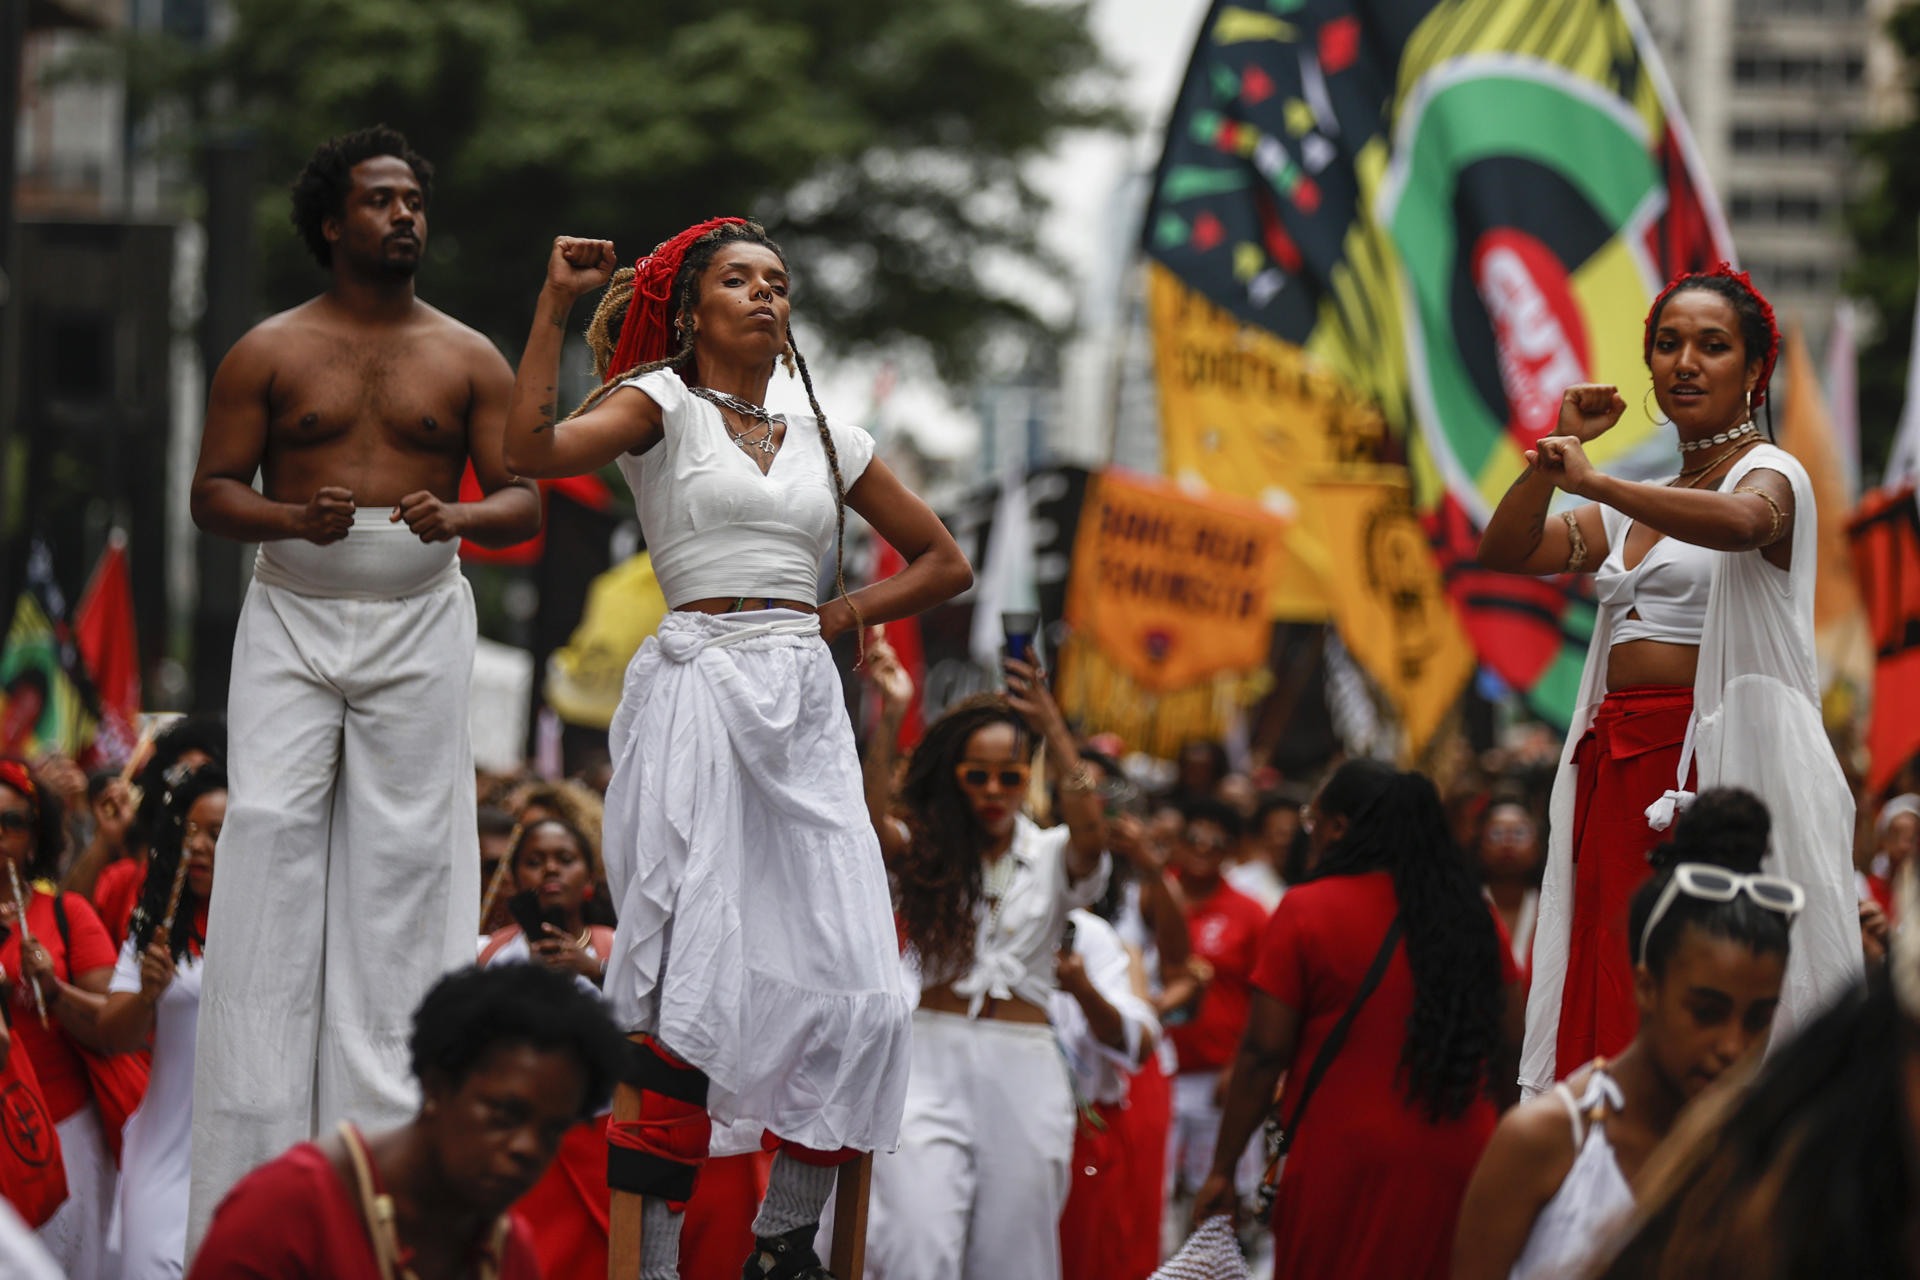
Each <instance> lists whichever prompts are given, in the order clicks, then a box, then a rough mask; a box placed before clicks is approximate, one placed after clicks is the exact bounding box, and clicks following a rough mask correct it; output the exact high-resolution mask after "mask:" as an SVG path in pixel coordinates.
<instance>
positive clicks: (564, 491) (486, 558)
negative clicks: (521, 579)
mask: <svg viewBox="0 0 1920 1280" xmlns="http://www.w3.org/2000/svg"><path fill="white" fill-rule="evenodd" d="M539 485H540V499H541V501H542V502H543V503H544V502H545V501H546V499H547V497H548V495H549V494H555V493H557V494H560V495H561V496H562V497H567V498H571V499H573V500H574V501H575V502H577V503H579V504H580V505H581V506H583V507H586V508H588V509H590V510H593V511H605V510H606V509H607V506H608V504H609V503H610V502H612V500H613V498H612V495H611V494H609V493H608V492H607V483H606V481H604V480H602V479H601V478H600V477H599V476H597V475H584V476H566V477H564V478H562V479H559V480H542V481H539ZM485 496H486V495H485V494H483V493H481V492H480V481H479V479H478V478H477V477H476V476H475V475H474V474H473V464H472V463H471V462H469V463H468V464H467V469H466V472H465V473H464V474H463V475H462V476H461V477H460V501H462V502H478V501H480V499H482V498H484V497H485ZM546 545H547V531H546V525H545V522H544V521H543V522H542V524H541V528H540V532H539V533H536V534H534V535H533V536H532V537H531V538H528V539H527V540H526V541H525V542H521V543H517V544H515V545H514V546H511V547H483V546H481V545H480V544H479V543H476V542H462V543H461V544H460V558H461V559H462V560H472V561H474V562H475V563H478V564H537V563H539V560H540V553H541V551H543V550H544V549H545V548H546Z"/></svg>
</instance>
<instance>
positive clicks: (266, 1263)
mask: <svg viewBox="0 0 1920 1280" xmlns="http://www.w3.org/2000/svg"><path fill="white" fill-rule="evenodd" d="M323 1176H324V1178H325V1179H327V1180H330V1181H331V1182H333V1183H335V1184H338V1183H339V1181H340V1180H339V1178H338V1177H336V1176H334V1173H333V1169H332V1167H331V1166H330V1165H329V1164H328V1163H327V1159H326V1157H325V1156H324V1155H322V1154H321V1153H320V1150H319V1148H317V1147H314V1146H313V1145H311V1144H306V1145H303V1146H298V1147H295V1148H294V1149H293V1150H291V1151H289V1152H288V1153H287V1154H286V1155H284V1156H281V1157H280V1158H279V1159H278V1160H272V1161H269V1162H268V1163H266V1164H263V1165H261V1166H260V1167H259V1168H258V1169H255V1170H254V1171H253V1172H252V1173H250V1174H248V1175H247V1176H246V1177H244V1178H242V1179H240V1181H239V1182H238V1183H236V1184H235V1185H234V1188H233V1190H232V1191H230V1192H228V1193H227V1198H226V1199H225V1200H222V1201H221V1202H220V1207H219V1208H218V1209H215V1210H214V1212H213V1222H212V1224H211V1225H210V1226H209V1227H208V1228H207V1238H206V1240H205V1241H204V1242H203V1243H202V1244H201V1246H200V1252H199V1253H198V1254H196V1255H195V1256H194V1259H193V1270H192V1271H190V1272H188V1273H187V1274H188V1276H189V1280H322V1277H323V1276H329V1275H330V1271H331V1268H332V1265H333V1263H332V1261H331V1260H330V1259H329V1258H328V1257H327V1256H326V1255H327V1250H326V1249H325V1247H324V1244H323V1236H322V1232H324V1231H325V1230H326V1229H327V1227H328V1226H331V1227H332V1228H335V1229H341V1230H344V1229H345V1228H346V1227H347V1226H348V1225H350V1224H348V1223H345V1222H344V1221H341V1220H340V1218H339V1214H338V1212H337V1209H336V1202H338V1201H340V1200H342V1199H343V1198H344V1197H343V1195H342V1194H341V1189H340V1188H339V1187H338V1186H337V1185H336V1186H334V1187H328V1186H326V1185H325V1183H324V1182H323V1181H322V1180H321V1179H322V1177H323ZM329 1218H330V1219H332V1221H331V1222H330V1223H324V1224H323V1219H329ZM362 1230H363V1233H364V1228H363V1229H362ZM369 1274H371V1272H369ZM341 1280H347V1278H346V1277H341Z"/></svg>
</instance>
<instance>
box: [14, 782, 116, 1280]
mask: <svg viewBox="0 0 1920 1280" xmlns="http://www.w3.org/2000/svg"><path fill="white" fill-rule="evenodd" d="M65 841H66V828H65V811H64V809H63V807H62V806H61V804H60V798H59V797H58V796H56V795H54V794H52V793H51V792H50V791H48V790H47V789H46V788H45V787H43V786H41V785H40V782H39V780H38V779H37V778H35V777H34V776H33V774H32V773H30V772H29V771H28V769H27V766H26V765H25V764H24V763H22V762H21V761H19V760H10V759H0V924H4V925H5V926H6V927H7V929H8V931H9V932H8V934H7V937H6V940H5V941H4V942H0V970H3V971H4V972H5V973H6V975H7V977H8V979H9V980H10V982H11V987H12V991H13V1003H12V1007H11V1008H10V1009H9V1010H8V1013H9V1014H10V1016H11V1018H12V1023H13V1050H12V1051H13V1052H14V1053H24V1054H26V1055H27V1058H28V1060H29V1061H31V1062H32V1063H33V1071H34V1074H35V1075H36V1076H37V1077H39V1080H40V1092H41V1095H42V1096H43V1097H44V1098H45V1099H46V1103H47V1110H48V1111H49V1112H50V1113H51V1114H52V1116H53V1120H54V1128H55V1129H56V1130H57V1131H58V1132H59V1134H60V1154H61V1157H62V1159H63V1160H64V1161H65V1163H66V1172H67V1200H66V1203H65V1204H63V1205H61V1206H60V1208H59V1210H58V1211H56V1212H55V1213H54V1215H53V1216H52V1217H51V1218H49V1219H47V1220H46V1222H44V1223H42V1224H41V1226H40V1241H41V1243H42V1244H44V1245H46V1247H47V1251H48V1252H49V1253H51V1254H53V1256H54V1258H55V1259H56V1260H57V1261H58V1262H59V1263H60V1265H61V1267H62V1268H63V1269H64V1270H65V1272H66V1274H67V1275H69V1276H71V1277H73V1278H74V1280H94V1277H97V1276H104V1275H106V1274H108V1272H109V1267H110V1259H109V1257H108V1254H107V1247H106V1246H107V1222H108V1218H109V1215H110V1214H111V1212H112V1209H113V1195H114V1176H115V1174H114V1148H117V1147H118V1145H119V1141H118V1138H119V1135H118V1134H117V1133H116V1134H114V1135H112V1137H111V1138H110V1137H109V1135H108V1134H107V1132H106V1129H105V1127H104V1123H103V1119H102V1116H103V1113H102V1110H101V1108H100V1105H99V1102H98V1100H97V1098H96V1096H95V1093H94V1090H93V1085H92V1083H91V1079H90V1077H89V1075H88V1072H87V1065H86V1061H85V1059H84V1058H83V1057H82V1056H81V1053H80V1050H81V1048H82V1047H86V1048H91V1049H97V1050H105V1049H107V1048H109V1046H108V1045H106V1044H104V1043H103V1042H102V1041H101V1040H100V1036H99V1029H98V1026H97V1018H98V1015H99V1012H100V1007H101V1005H102V1004H104V1003H105V1001H106V991H107V982H108V980H109V979H110V978H112V976H113V960H114V949H113V941H112V939H111V938H109V937H108V936H107V930H106V927H105V926H104V925H102V924H101V923H100V918H99V917H98V916H97V915H95V914H94V911H93V908H92V907H91V906H89V905H88V904H87V902H86V900H85V899H84V898H81V897H80V896H78V895H77V894H71V893H67V894H59V893H56V892H55V891H53V890H52V889H51V886H50V884H49V881H50V880H51V878H52V876H53V875H54V874H55V868H56V867H57V866H58V864H59V859H60V852H61V849H62V847H63V845H64V843H65ZM16 886H17V890H18V896H16ZM63 915H64V916H65V918H66V927H65V928H64V929H63V928H62V927H61V917H62V916H63ZM23 917H24V918H23ZM43 1009H44V1016H43V1014H42V1010H43Z"/></svg>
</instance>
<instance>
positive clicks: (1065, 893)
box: [930, 814, 1112, 1017]
mask: <svg viewBox="0 0 1920 1280" xmlns="http://www.w3.org/2000/svg"><path fill="white" fill-rule="evenodd" d="M1068 839H1069V833H1068V830H1067V826H1066V824H1065V823H1062V824H1061V825H1059V826H1057V827H1049V828H1047V829H1046V830H1045V831H1042V830H1041V829H1040V828H1039V827H1037V826H1035V825H1034V824H1033V823H1032V822H1031V821H1029V820H1028V818H1027V816H1026V815H1025V814H1020V815H1019V816H1017V817H1016V818H1015V819H1014V829H1013V845H1012V847H1011V848H1009V849H1008V850H1007V852H1006V853H1005V854H1003V855H1002V856H1003V857H1007V858H1012V859H1013V873H1012V877H1011V879H1010V880H1009V881H1008V884H1007V890H1006V892H1005V893H1004V894H1003V895H1002V896H1001V898H1000V901H999V903H998V904H997V905H989V904H988V903H987V902H986V901H985V900H982V902H981V903H980V907H979V921H978V929H977V931H976V932H975V934H974V943H973V967H972V968H971V969H969V970H967V972H966V974H965V975H964V976H962V977H960V978H958V979H956V980H955V981H954V984H953V990H954V994H956V995H960V996H965V997H966V998H967V1016H969V1017H978V1016H979V1015H980V1010H981V1009H982V1008H983V1007H984V1006H985V1005H986V1002H987V1000H988V999H989V998H991V999H994V1000H1010V999H1013V998H1014V997H1016V996H1017V997H1019V998H1020V999H1022V1000H1025V1001H1026V1002H1027V1003H1028V1004H1031V1005H1033V1006H1034V1007H1036V1008H1040V1009H1045V1008H1046V1007H1047V1005H1048V1002H1049V998H1050V997H1051V996H1052V995H1053V990H1054V954H1055V953H1056V952H1057V951H1059V949H1060V936H1061V933H1062V931H1063V930H1064V929H1065V926H1066V923H1067V913H1068V912H1070V911H1072V910H1073V909H1075V908H1076V907H1085V906H1089V905H1091V904H1093V903H1095V902H1098V901H1099V900H1100V895H1101V894H1103V893H1105V892H1106V890H1107V875H1108V872H1109V871H1110V870H1111V865H1112V864H1111V862H1110V861H1109V859H1108V856H1107V855H1106V854H1104V853H1103V854H1101V855H1100V865H1099V866H1098V867H1096V868H1095V869H1094V872H1093V874H1092V875H1089V876H1087V877H1085V878H1084V879H1082V880H1078V881H1076V880H1074V879H1072V877H1071V875H1070V873H1069V872H1068V870H1067V842H1068ZM930 985H931V984H930Z"/></svg>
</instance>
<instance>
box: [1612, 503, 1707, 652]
mask: <svg viewBox="0 0 1920 1280" xmlns="http://www.w3.org/2000/svg"><path fill="white" fill-rule="evenodd" d="M1632 527H1633V526H1632V525H1630V524H1627V523H1626V522H1625V521H1622V522H1621V524H1620V527H1619V531H1618V533H1617V534H1616V533H1615V532H1614V531H1613V530H1611V529H1609V530H1608V537H1607V541H1608V542H1609V543H1610V544H1611V545H1610V546H1609V547H1608V549H1607V558H1606V559H1605V560H1604V561H1603V562H1601V565H1600V568H1599V570H1598V571H1597V572H1596V573H1595V574H1594V575H1593V589H1594V593H1595V594H1596V595H1597V596H1599V598H1600V607H1601V608H1602V609H1607V610H1611V611H1612V615H1613V618H1612V620H1613V643H1614V644H1625V643H1626V642H1627V641H1629V640H1664V641H1666V642H1667V643H1669V644H1691V645H1698V644H1699V643H1700V632H1701V630H1702V629H1703V628H1704V627H1705V626H1706V622H1707V592H1708V591H1709V589H1710V588H1711V587H1712V585H1713V557H1714V556H1715V555H1716V554H1718V553H1716V552H1713V551H1709V550H1708V549H1707V548H1705V547H1699V546H1695V545H1694V544H1693V543H1691V542H1682V541H1681V540H1680V539H1678V538H1661V539H1660V540H1659V541H1658V542H1656V543H1654V544H1653V545H1652V546H1651V547H1648V548H1647V554H1646V555H1645V556H1643V557H1641V559H1640V563H1639V564H1637V565H1635V566H1634V567H1633V568H1631V569H1628V568H1627V567H1626V563H1625V561H1626V553H1627V531H1628V530H1629V529H1631V528H1632ZM1634 615H1638V616H1634Z"/></svg>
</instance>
